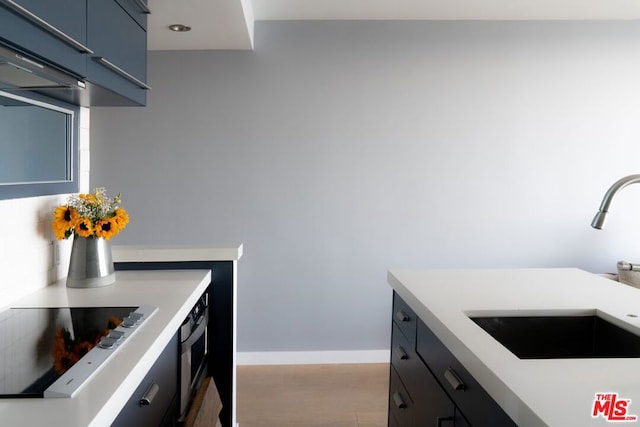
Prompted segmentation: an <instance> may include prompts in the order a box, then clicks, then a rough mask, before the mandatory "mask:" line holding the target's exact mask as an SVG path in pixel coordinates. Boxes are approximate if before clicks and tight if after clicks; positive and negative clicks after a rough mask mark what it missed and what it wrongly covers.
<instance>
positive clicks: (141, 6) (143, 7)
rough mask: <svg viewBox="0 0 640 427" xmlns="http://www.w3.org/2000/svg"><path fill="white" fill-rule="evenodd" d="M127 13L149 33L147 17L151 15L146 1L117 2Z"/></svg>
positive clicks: (122, 0)
mask: <svg viewBox="0 0 640 427" xmlns="http://www.w3.org/2000/svg"><path fill="white" fill-rule="evenodd" d="M116 3H118V4H119V5H120V6H121V7H122V8H123V9H124V10H126V11H127V13H128V14H129V15H130V16H131V17H132V18H133V19H135V20H136V22H137V23H138V25H140V26H141V27H142V28H143V29H144V30H145V31H147V15H148V14H149V13H150V11H149V8H148V7H147V1H146V0H116Z"/></svg>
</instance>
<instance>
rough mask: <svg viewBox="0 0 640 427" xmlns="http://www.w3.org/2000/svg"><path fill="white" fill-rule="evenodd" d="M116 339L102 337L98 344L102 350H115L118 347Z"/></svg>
mask: <svg viewBox="0 0 640 427" xmlns="http://www.w3.org/2000/svg"><path fill="white" fill-rule="evenodd" d="M116 341H117V340H116V339H113V338H109V337H102V338H101V339H100V342H99V343H98V347H100V348H113V346H114V345H116Z"/></svg>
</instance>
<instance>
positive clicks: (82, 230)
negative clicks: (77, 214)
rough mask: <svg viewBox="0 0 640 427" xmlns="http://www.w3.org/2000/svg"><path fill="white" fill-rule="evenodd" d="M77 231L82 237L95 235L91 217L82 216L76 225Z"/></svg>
mask: <svg viewBox="0 0 640 427" xmlns="http://www.w3.org/2000/svg"><path fill="white" fill-rule="evenodd" d="M74 230H75V232H76V233H78V236H81V237H91V236H92V235H93V224H91V220H90V219H89V218H80V219H78V223H77V224H76V227H75V229H74Z"/></svg>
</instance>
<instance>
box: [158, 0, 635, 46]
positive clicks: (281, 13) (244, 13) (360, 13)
mask: <svg viewBox="0 0 640 427" xmlns="http://www.w3.org/2000/svg"><path fill="white" fill-rule="evenodd" d="M148 3H149V8H150V9H151V15H149V30H148V32H149V41H148V43H149V50H202V49H205V50H211V49H252V48H253V23H254V21H261V20H620V19H621V20H637V19H640V1H639V0H149V1H148ZM171 24H185V25H189V26H191V27H192V30H191V31H189V32H186V33H175V32H172V31H170V30H169V29H168V26H169V25H171Z"/></svg>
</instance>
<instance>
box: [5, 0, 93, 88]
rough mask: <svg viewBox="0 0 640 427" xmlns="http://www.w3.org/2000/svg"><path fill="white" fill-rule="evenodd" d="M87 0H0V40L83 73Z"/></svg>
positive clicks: (47, 60)
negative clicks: (53, 0)
mask: <svg viewBox="0 0 640 427" xmlns="http://www.w3.org/2000/svg"><path fill="white" fill-rule="evenodd" d="M86 14H87V3H86V0H56V1H55V2H51V1H42V0H0V41H1V42H3V43H5V44H8V45H11V46H13V47H15V48H18V49H20V50H22V51H24V52H25V53H28V54H31V55H34V56H36V57H38V58H40V59H42V60H43V61H44V62H48V63H49V64H50V65H54V66H56V67H58V68H61V69H63V70H67V71H71V72H72V73H73V74H75V75H77V76H78V77H85V76H86V53H87V50H88V49H87V20H86Z"/></svg>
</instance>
